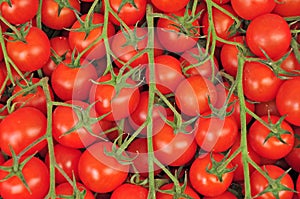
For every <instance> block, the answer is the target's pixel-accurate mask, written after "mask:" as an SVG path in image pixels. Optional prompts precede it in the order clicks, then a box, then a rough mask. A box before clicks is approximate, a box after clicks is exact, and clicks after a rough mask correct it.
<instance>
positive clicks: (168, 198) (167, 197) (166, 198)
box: [156, 183, 200, 199]
mask: <svg viewBox="0 0 300 199" xmlns="http://www.w3.org/2000/svg"><path fill="white" fill-rule="evenodd" d="M180 186H184V185H183V184H182V183H181V184H180ZM159 190H162V191H174V194H168V193H163V192H160V191H158V192H157V194H156V198H157V199H172V198H174V196H177V197H179V199H183V198H186V197H185V196H188V197H191V198H193V199H200V196H199V195H198V194H197V193H196V192H195V191H194V190H193V188H191V187H190V186H189V185H185V189H184V190H182V192H181V193H175V186H174V183H168V184H165V185H163V186H161V187H159ZM176 194H177V195H176Z"/></svg>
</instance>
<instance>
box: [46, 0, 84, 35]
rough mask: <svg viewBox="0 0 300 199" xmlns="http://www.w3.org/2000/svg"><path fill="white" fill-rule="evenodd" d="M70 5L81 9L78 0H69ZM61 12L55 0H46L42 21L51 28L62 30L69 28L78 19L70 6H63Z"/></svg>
mask: <svg viewBox="0 0 300 199" xmlns="http://www.w3.org/2000/svg"><path fill="white" fill-rule="evenodd" d="M68 3H69V4H70V6H72V7H73V8H74V9H75V10H77V11H80V3H79V1H78V0H68ZM58 12H59V4H58V3H57V2H56V1H55V0H45V1H43V4H42V15H41V16H42V23H43V24H45V25H46V26H48V27H49V28H52V29H55V30H61V29H63V28H69V27H70V26H72V25H73V23H74V22H75V21H76V16H75V13H74V11H72V10H71V9H70V8H67V7H63V8H62V9H61V10H60V13H59V14H58Z"/></svg>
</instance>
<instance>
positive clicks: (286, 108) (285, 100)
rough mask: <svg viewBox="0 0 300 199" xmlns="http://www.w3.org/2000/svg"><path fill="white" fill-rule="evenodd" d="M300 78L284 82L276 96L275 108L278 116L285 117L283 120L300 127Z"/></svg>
mask: <svg viewBox="0 0 300 199" xmlns="http://www.w3.org/2000/svg"><path fill="white" fill-rule="evenodd" d="M296 85H300V78H293V79H290V80H286V81H285V82H284V83H283V84H282V85H281V86H280V88H279V90H278V92H277V94H276V106H277V109H278V112H279V113H280V115H286V117H285V120H286V121H288V122H289V123H291V124H293V125H296V126H300V118H299V114H300V87H299V86H296Z"/></svg>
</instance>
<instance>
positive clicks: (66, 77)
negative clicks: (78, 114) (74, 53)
mask: <svg viewBox="0 0 300 199" xmlns="http://www.w3.org/2000/svg"><path fill="white" fill-rule="evenodd" d="M70 63H71V58H67V59H66V60H65V61H64V62H62V63H60V64H59V65H58V66H57V68H55V69H54V71H53V73H52V75H51V84H52V88H53V91H54V93H55V94H56V95H57V96H58V97H59V98H60V99H61V100H63V101H68V100H72V99H73V100H86V99H87V98H88V96H89V92H90V88H91V87H92V84H93V83H92V82H91V81H90V80H96V79H97V72H96V69H95V67H94V65H92V64H91V63H88V62H87V61H86V60H83V59H81V60H80V64H81V67H75V68H72V66H71V67H69V66H68V64H70Z"/></svg>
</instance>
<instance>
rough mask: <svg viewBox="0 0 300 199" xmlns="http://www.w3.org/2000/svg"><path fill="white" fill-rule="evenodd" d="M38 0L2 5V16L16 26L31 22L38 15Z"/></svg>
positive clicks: (15, 0) (14, 0) (18, 0)
mask: <svg viewBox="0 0 300 199" xmlns="http://www.w3.org/2000/svg"><path fill="white" fill-rule="evenodd" d="M38 6H39V1H38V0H12V1H11V6H10V5H9V3H8V2H3V3H1V15H2V16H3V17H4V18H5V19H6V20H7V21H9V22H10V23H12V24H14V25H18V24H23V23H25V22H28V21H30V20H31V19H33V18H34V16H35V15H36V14H37V11H38Z"/></svg>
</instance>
